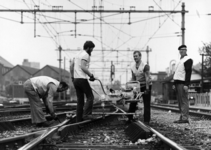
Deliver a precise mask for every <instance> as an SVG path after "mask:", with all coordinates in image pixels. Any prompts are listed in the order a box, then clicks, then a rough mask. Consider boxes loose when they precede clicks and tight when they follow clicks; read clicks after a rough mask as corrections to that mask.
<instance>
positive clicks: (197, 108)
mask: <svg viewBox="0 0 211 150" xmlns="http://www.w3.org/2000/svg"><path fill="white" fill-rule="evenodd" d="M153 105H156V106H166V107H173V108H178V105H171V104H153ZM190 109H191V110H196V111H197V110H201V111H205V112H209V111H211V108H199V107H194V106H189V110H190Z"/></svg>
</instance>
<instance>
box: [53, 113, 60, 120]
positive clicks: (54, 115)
mask: <svg viewBox="0 0 211 150" xmlns="http://www.w3.org/2000/svg"><path fill="white" fill-rule="evenodd" d="M51 117H52V119H53V120H59V118H58V117H57V115H56V114H55V113H53V114H52V115H51Z"/></svg>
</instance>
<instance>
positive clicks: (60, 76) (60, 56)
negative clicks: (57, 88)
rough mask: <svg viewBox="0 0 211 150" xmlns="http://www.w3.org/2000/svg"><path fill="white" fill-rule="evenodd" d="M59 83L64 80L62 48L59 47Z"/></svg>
mask: <svg viewBox="0 0 211 150" xmlns="http://www.w3.org/2000/svg"><path fill="white" fill-rule="evenodd" d="M58 49H59V59H58V61H59V81H61V80H62V69H61V63H62V47H61V46H60V45H59V48H58ZM59 101H61V93H60V92H59Z"/></svg>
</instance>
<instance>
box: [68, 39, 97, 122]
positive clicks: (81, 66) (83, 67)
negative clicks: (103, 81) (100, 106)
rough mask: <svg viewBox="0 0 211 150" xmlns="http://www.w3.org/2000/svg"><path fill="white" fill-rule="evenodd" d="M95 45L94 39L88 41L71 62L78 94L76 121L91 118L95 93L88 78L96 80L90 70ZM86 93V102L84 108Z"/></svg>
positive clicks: (72, 75) (72, 74)
mask: <svg viewBox="0 0 211 150" xmlns="http://www.w3.org/2000/svg"><path fill="white" fill-rule="evenodd" d="M94 47H95V45H94V43H93V42H92V41H86V42H85V43H84V46H83V50H81V51H80V52H79V53H78V54H77V55H76V57H75V58H74V60H73V62H72V64H71V67H70V68H71V71H70V72H71V77H72V80H73V84H74V87H75V89H76V94H77V112H76V122H80V121H83V119H91V117H92V115H91V114H92V108H93V101H94V95H93V93H92V89H91V86H90V84H89V82H88V80H87V76H89V77H90V78H89V80H90V81H94V80H95V78H94V75H93V74H92V73H91V72H90V71H89V63H90V56H91V53H92V51H93V49H94ZM84 94H85V95H86V98H87V100H86V104H85V108H84Z"/></svg>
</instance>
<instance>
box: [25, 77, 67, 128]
mask: <svg viewBox="0 0 211 150" xmlns="http://www.w3.org/2000/svg"><path fill="white" fill-rule="evenodd" d="M23 87H24V90H25V93H26V95H27V97H28V98H29V103H30V106H31V119H32V123H35V124H36V126H38V127H48V126H50V125H51V123H52V122H48V121H46V118H45V114H44V113H43V111H42V103H41V100H40V99H42V100H43V103H44V105H45V107H46V112H48V113H49V114H50V115H51V117H52V118H53V119H54V120H57V119H58V118H57V116H56V114H55V112H54V109H53V98H54V96H55V95H56V93H57V92H63V91H65V90H67V89H68V85H67V84H66V83H65V82H59V81H57V80H55V79H53V78H51V77H48V76H38V77H33V78H30V79H28V80H26V81H25V82H24V84H23Z"/></svg>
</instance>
